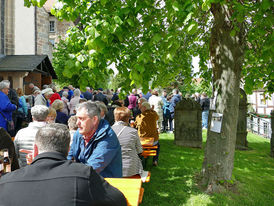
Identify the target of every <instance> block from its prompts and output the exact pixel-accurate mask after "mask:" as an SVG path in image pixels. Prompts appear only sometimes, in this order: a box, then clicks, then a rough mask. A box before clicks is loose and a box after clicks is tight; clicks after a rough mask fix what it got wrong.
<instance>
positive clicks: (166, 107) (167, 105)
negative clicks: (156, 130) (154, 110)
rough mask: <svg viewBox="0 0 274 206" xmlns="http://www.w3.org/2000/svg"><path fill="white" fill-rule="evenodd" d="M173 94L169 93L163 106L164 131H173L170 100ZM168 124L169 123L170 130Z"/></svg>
mask: <svg viewBox="0 0 274 206" xmlns="http://www.w3.org/2000/svg"><path fill="white" fill-rule="evenodd" d="M171 97H172V96H171V95H169V96H168V97H167V99H166V101H165V103H164V106H163V112H164V113H163V118H164V121H163V130H164V132H167V131H168V132H171V131H172V126H171V125H172V118H171V114H170V100H171ZM168 124H169V130H168Z"/></svg>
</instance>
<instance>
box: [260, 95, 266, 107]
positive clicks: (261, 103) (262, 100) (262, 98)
mask: <svg viewBox="0 0 274 206" xmlns="http://www.w3.org/2000/svg"><path fill="white" fill-rule="evenodd" d="M260 105H266V97H265V94H260Z"/></svg>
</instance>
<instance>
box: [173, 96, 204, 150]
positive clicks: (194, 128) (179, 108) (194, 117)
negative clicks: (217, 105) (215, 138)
mask: <svg viewBox="0 0 274 206" xmlns="http://www.w3.org/2000/svg"><path fill="white" fill-rule="evenodd" d="M174 121H175V130H174V131H175V134H174V135H175V139H174V140H175V144H176V145H180V146H185V147H198V148H201V147H202V109H201V106H200V104H199V103H197V102H196V101H194V100H192V99H190V98H187V99H186V98H183V99H182V101H180V102H179V103H178V104H177V105H176V107H175V116H174Z"/></svg>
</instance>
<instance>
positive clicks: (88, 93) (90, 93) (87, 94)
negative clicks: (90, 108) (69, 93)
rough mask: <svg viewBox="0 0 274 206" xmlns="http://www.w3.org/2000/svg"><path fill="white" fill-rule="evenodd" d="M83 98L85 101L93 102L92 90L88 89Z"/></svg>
mask: <svg viewBox="0 0 274 206" xmlns="http://www.w3.org/2000/svg"><path fill="white" fill-rule="evenodd" d="M83 96H84V98H85V99H87V100H92V96H93V95H92V90H91V89H90V87H86V91H85V92H84V93H83Z"/></svg>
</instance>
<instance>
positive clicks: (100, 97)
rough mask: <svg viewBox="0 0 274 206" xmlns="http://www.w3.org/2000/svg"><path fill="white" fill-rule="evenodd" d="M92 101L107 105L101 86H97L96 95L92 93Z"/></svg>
mask: <svg viewBox="0 0 274 206" xmlns="http://www.w3.org/2000/svg"><path fill="white" fill-rule="evenodd" d="M94 101H100V102H104V103H105V105H108V100H107V97H106V95H104V94H103V89H102V88H99V89H98V93H97V94H96V95H94Z"/></svg>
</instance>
